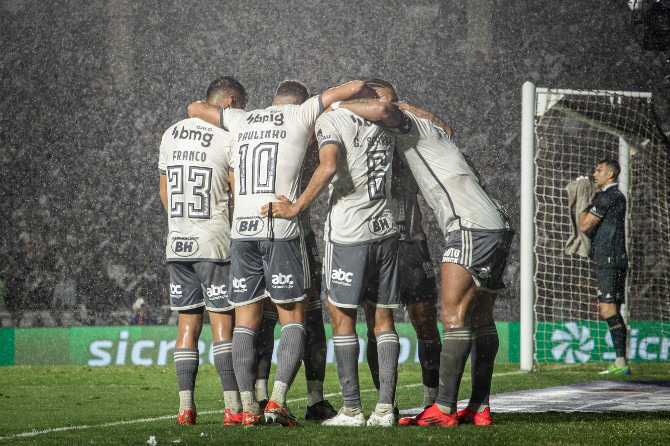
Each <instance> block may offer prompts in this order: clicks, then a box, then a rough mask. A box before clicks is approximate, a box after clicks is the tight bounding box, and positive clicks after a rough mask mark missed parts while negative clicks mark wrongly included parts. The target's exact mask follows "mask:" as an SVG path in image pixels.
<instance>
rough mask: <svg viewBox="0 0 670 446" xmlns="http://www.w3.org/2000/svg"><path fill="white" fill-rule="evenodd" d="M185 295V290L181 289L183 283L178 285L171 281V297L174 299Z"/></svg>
mask: <svg viewBox="0 0 670 446" xmlns="http://www.w3.org/2000/svg"><path fill="white" fill-rule="evenodd" d="M183 295H184V292H183V291H182V289H181V285H177V284H176V283H170V297H171V298H172V299H181V297H182V296H183Z"/></svg>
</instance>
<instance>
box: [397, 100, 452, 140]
mask: <svg viewBox="0 0 670 446" xmlns="http://www.w3.org/2000/svg"><path fill="white" fill-rule="evenodd" d="M398 108H399V109H400V110H407V111H408V112H410V113H412V114H413V115H415V116H417V117H419V118H422V119H427V120H428V121H430V122H431V123H432V124H433V125H435V126H436V127H439V128H441V129H442V130H444V133H446V134H447V135H449V138H451V137H452V136H453V134H454V131H453V130H452V128H451V127H450V126H449V124H447V123H446V122H444V120H443V119H442V118H440V117H439V116H437V115H436V114H435V113H433V112H431V111H428V110H426V109H423V108H421V107H417V106H416V105H412V104H410V103H409V102H398Z"/></svg>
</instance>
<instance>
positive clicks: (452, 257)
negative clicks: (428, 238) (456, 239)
mask: <svg viewBox="0 0 670 446" xmlns="http://www.w3.org/2000/svg"><path fill="white" fill-rule="evenodd" d="M460 256H461V250H460V249H456V248H449V249H447V250H446V251H444V254H442V263H458V258H459V257H460Z"/></svg>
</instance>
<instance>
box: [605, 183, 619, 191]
mask: <svg viewBox="0 0 670 446" xmlns="http://www.w3.org/2000/svg"><path fill="white" fill-rule="evenodd" d="M618 185H619V183H610V184H608V185H607V186H605V187H603V188H602V191H603V192H605V191H606V190H607V189H609V188H611V187H615V186H618Z"/></svg>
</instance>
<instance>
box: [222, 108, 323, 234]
mask: <svg viewBox="0 0 670 446" xmlns="http://www.w3.org/2000/svg"><path fill="white" fill-rule="evenodd" d="M322 108H323V106H322V104H321V100H320V97H319V96H315V97H313V98H310V99H308V100H307V101H305V103H303V104H302V105H278V106H271V107H267V108H265V109H258V110H252V111H250V112H243V113H242V114H241V113H240V112H239V111H229V110H230V109H228V110H225V111H224V118H223V122H222V124H223V126H224V127H230V130H231V133H232V134H233V138H234V141H235V146H234V149H233V169H234V172H235V215H234V222H233V225H232V226H233V231H232V233H233V239H247V240H264V239H268V238H272V239H290V238H294V237H296V236H298V235H299V233H300V229H299V223H298V218H297V217H294V218H292V219H273V218H268V217H261V216H260V208H261V206H262V205H264V204H265V203H268V202H276V201H277V198H276V196H277V195H285V196H287V197H288V198H289V199H291V200H296V199H297V198H298V195H299V194H300V171H301V168H302V164H303V159H304V157H305V151H306V149H307V145H308V143H309V139H310V136H311V135H312V133H313V129H314V122H315V121H316V118H317V117H318V115H319V114H320V113H321V111H322Z"/></svg>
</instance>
